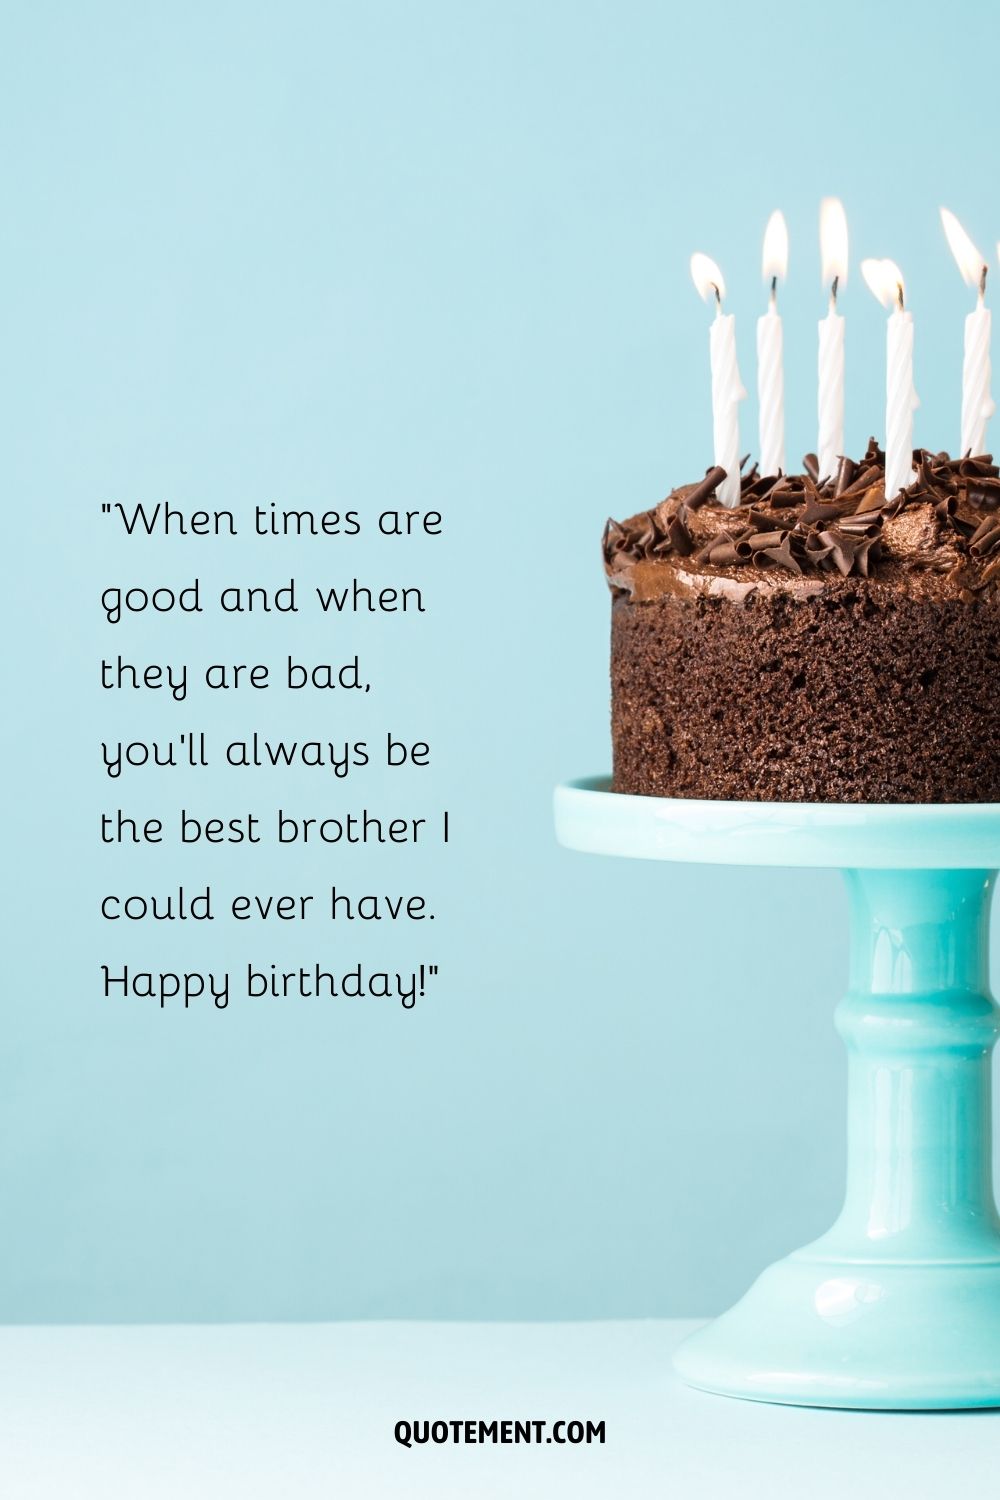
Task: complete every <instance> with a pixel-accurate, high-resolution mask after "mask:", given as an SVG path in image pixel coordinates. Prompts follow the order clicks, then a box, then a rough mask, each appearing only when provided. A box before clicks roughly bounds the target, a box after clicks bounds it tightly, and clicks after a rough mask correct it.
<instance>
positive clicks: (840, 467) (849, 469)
mask: <svg viewBox="0 0 1000 1500" xmlns="http://www.w3.org/2000/svg"><path fill="white" fill-rule="evenodd" d="M857 471H858V466H857V464H856V463H855V462H854V460H853V458H841V460H840V462H839V463H838V464H837V478H836V481H835V483H834V486H833V493H834V495H835V496H838V495H842V494H843V493H844V491H845V490H846V489H847V486H848V485H849V484H850V482H851V480H852V479H853V478H854V476H855V474H856V473H857Z"/></svg>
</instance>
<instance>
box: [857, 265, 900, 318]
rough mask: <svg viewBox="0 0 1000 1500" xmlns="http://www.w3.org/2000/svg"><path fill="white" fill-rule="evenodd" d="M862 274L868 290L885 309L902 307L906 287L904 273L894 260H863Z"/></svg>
mask: <svg viewBox="0 0 1000 1500" xmlns="http://www.w3.org/2000/svg"><path fill="white" fill-rule="evenodd" d="M861 274H862V276H863V277H864V278H865V283H866V285H867V287H868V290H869V291H870V292H871V293H872V295H873V296H875V297H877V298H878V300H879V301H880V302H881V304H882V306H883V307H893V306H896V307H900V308H901V307H902V306H903V302H904V298H905V292H906V287H905V283H904V281H903V273H902V271H901V270H900V269H899V267H898V266H897V264H896V262H895V261H894V260H863V261H862V262H861Z"/></svg>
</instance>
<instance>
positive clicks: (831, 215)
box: [819, 198, 847, 286]
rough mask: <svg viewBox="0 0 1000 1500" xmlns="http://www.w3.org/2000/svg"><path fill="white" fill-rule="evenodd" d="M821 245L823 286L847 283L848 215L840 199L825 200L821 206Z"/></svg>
mask: <svg viewBox="0 0 1000 1500" xmlns="http://www.w3.org/2000/svg"><path fill="white" fill-rule="evenodd" d="M819 245H820V253H821V254H822V257H823V285H824V286H832V285H833V284H834V282H836V283H837V284H838V285H839V286H843V285H844V283H845V282H846V281H847V215H846V214H845V213H844V205H843V204H842V203H841V201H840V199H839V198H824V199H823V202H822V203H821V204H820V206H819Z"/></svg>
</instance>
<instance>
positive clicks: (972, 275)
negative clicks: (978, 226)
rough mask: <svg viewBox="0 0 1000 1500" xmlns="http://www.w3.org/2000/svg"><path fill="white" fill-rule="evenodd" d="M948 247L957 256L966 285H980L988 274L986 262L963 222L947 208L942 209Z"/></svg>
mask: <svg viewBox="0 0 1000 1500" xmlns="http://www.w3.org/2000/svg"><path fill="white" fill-rule="evenodd" d="M941 223H942V224H943V225H944V233H945V238H946V239H947V241H948V249H949V250H950V251H951V253H952V255H953V256H954V257H955V264H956V265H957V266H958V269H959V270H960V271H961V273H962V279H963V281H964V282H965V284H966V286H980V285H981V284H982V281H983V277H984V276H985V274H986V262H985V260H984V259H983V257H982V256H981V255H980V253H979V251H978V250H977V249H976V247H975V245H974V244H973V243H972V241H971V240H970V239H969V236H968V235H967V234H966V232H965V230H964V229H963V228H962V226H961V224H960V223H959V222H958V220H957V219H956V218H955V215H954V214H953V213H951V212H950V211H949V210H948V209H947V208H942V210H941Z"/></svg>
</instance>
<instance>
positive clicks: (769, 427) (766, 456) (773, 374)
mask: <svg viewBox="0 0 1000 1500" xmlns="http://www.w3.org/2000/svg"><path fill="white" fill-rule="evenodd" d="M787 270H788V229H787V226H786V224H785V217H784V214H782V213H781V212H780V210H777V209H776V210H775V212H774V213H773V214H772V215H771V217H770V219H768V221H767V229H766V230H765V232H764V254H763V262H762V272H763V276H764V280H765V281H769V282H770V283H771V295H770V299H769V302H768V308H767V312H766V313H765V314H764V316H763V317H762V318H758V319H757V400H758V409H759V419H760V472H761V473H762V474H783V473H784V472H785V370H784V337H783V334H782V328H781V319H780V317H779V316H778V278H779V277H782V278H783V277H784V276H785V274H786V272H787Z"/></svg>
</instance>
